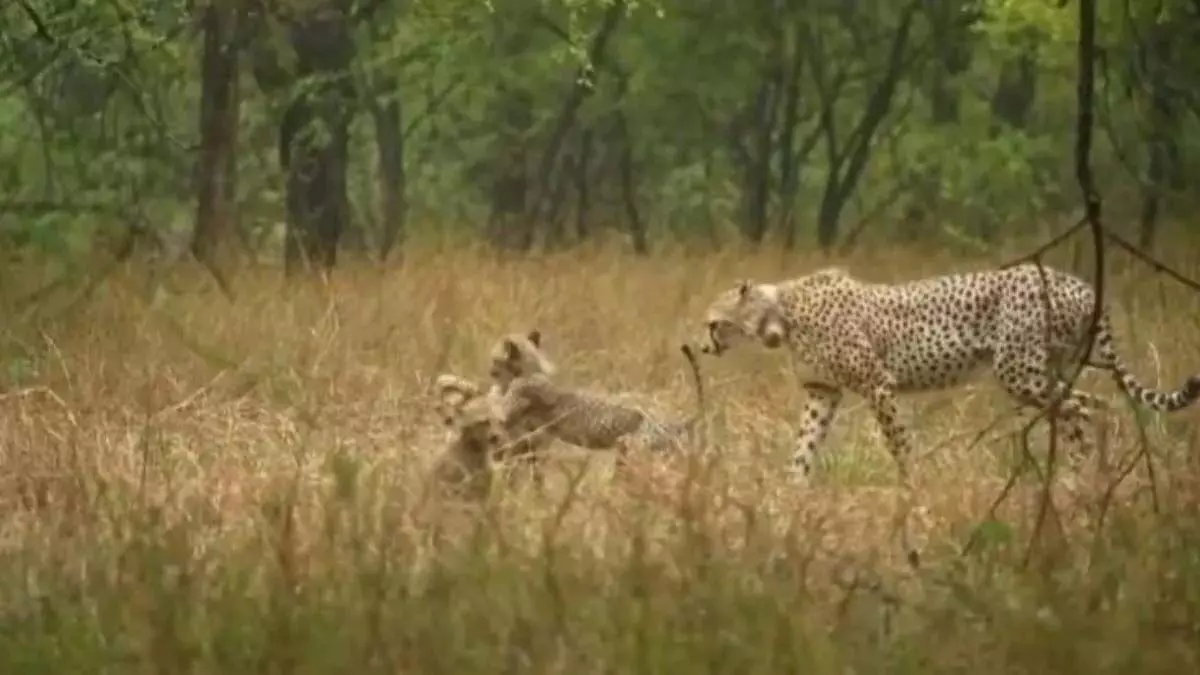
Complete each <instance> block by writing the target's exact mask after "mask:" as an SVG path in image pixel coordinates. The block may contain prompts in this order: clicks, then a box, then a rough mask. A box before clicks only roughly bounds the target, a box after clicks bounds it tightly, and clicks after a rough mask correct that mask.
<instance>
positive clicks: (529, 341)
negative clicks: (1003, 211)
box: [489, 328, 557, 389]
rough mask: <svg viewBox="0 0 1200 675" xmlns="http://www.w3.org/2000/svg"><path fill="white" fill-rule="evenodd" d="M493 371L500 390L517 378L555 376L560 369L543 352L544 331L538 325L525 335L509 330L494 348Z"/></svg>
mask: <svg viewBox="0 0 1200 675" xmlns="http://www.w3.org/2000/svg"><path fill="white" fill-rule="evenodd" d="M489 358H490V360H491V364H490V370H489V372H490V374H491V376H492V380H493V381H494V382H495V383H496V384H498V385H500V388H501V389H505V388H507V387H508V385H509V383H511V382H512V381H513V380H515V379H516V378H518V377H523V376H528V375H553V374H554V372H555V370H557V368H556V367H555V365H554V362H553V361H551V360H550V358H549V357H547V356H546V353H545V352H544V351H542V333H541V331H539V330H537V329H536V328H535V329H533V330H531V331H529V332H528V333H526V334H524V335H522V334H520V333H510V334H508V335H505V336H504V337H502V338H500V339H499V340H498V341H497V342H496V344H495V345H494V346H493V347H492V351H491V355H490V357H489Z"/></svg>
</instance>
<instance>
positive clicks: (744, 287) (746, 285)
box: [738, 279, 754, 298]
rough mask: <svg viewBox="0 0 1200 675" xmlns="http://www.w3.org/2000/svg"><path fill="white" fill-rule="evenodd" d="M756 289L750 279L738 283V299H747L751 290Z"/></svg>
mask: <svg viewBox="0 0 1200 675" xmlns="http://www.w3.org/2000/svg"><path fill="white" fill-rule="evenodd" d="M752 288H754V283H753V282H752V281H750V280H749V279H742V280H740V281H738V297H739V298H745V297H746V295H747V294H749V293H750V289H752Z"/></svg>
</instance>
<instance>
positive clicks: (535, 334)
mask: <svg viewBox="0 0 1200 675" xmlns="http://www.w3.org/2000/svg"><path fill="white" fill-rule="evenodd" d="M525 337H527V338H529V341H530V342H532V343H533V346H534V347H541V346H542V331H540V330H538V329H536V328H534V329H533V330H531V331H529V334H528V335H526V336H525Z"/></svg>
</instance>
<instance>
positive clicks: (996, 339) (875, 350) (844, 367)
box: [700, 263, 1200, 476]
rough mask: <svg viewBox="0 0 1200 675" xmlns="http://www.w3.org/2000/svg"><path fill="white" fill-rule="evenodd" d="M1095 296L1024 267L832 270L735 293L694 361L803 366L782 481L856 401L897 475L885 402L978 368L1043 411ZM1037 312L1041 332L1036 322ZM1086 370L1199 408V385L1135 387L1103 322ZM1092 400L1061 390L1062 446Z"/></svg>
mask: <svg viewBox="0 0 1200 675" xmlns="http://www.w3.org/2000/svg"><path fill="white" fill-rule="evenodd" d="M1094 298H1095V291H1094V289H1093V288H1092V286H1091V285H1090V284H1089V283H1087V282H1086V281H1084V280H1082V279H1080V278H1079V277H1076V276H1074V275H1071V274H1068V273H1066V272H1063V271H1060V270H1056V269H1052V268H1046V267H1043V266H1039V265H1036V264H1032V263H1029V264H1023V265H1018V266H1014V267H1010V268H1007V269H1002V270H989V271H979V272H970V273H964V274H953V275H945V276H936V277H929V278H925V279H920V280H916V281H909V282H905V283H899V284H882V283H870V282H866V281H861V280H859V279H856V278H854V277H852V276H850V275H849V274H847V273H846V272H845V271H844V270H840V269H838V268H832V269H826V270H820V271H818V272H816V273H814V274H811V275H808V276H805V277H800V278H796V279H792V280H788V281H783V282H779V283H757V284H756V283H751V282H750V281H742V282H739V283H738V285H737V286H736V287H735V288H732V289H729V290H727V291H725V292H723V293H721V294H720V295H719V296H718V297H717V298H716V299H715V300H714V301H713V302H712V304H711V305H710V306H709V307H708V310H707V316H706V320H705V329H706V332H705V334H704V336H703V338H702V340H701V342H702V347H701V350H700V351H701V352H702V353H705V354H710V355H713V356H719V355H721V354H723V353H725V352H726V351H728V350H729V349H731V348H733V347H735V346H736V345H737V344H738V343H741V342H758V343H761V344H762V345H765V346H766V347H768V348H778V347H779V346H781V345H783V344H784V343H787V344H788V345H789V346H790V348H791V350H792V352H793V353H794V355H795V356H796V357H797V360H798V361H800V362H803V364H804V365H805V366H807V367H808V373H807V374H806V376H805V378H804V379H805V381H804V387H805V389H806V390H807V392H808V400H807V402H806V404H805V408H804V412H803V419H802V422H801V429H800V433H799V438H798V439H797V446H796V449H795V452H794V454H793V456H792V460H791V464H790V466H789V470H790V471H792V472H795V473H797V474H800V475H802V476H807V475H808V474H809V472H810V471H811V466H812V463H813V460H814V458H815V455H816V452H817V450H818V448H819V446H820V445H821V443H822V442H823V441H824V439H825V436H826V433H827V432H828V430H829V426H830V424H831V423H832V421H833V418H834V416H835V414H836V412H837V409H838V405H839V403H840V402H841V400H842V393H843V391H850V392H852V393H855V394H857V395H859V396H862V397H864V398H865V399H866V400H867V402H868V403H869V405H870V407H871V408H872V410H873V412H874V414H875V418H876V420H877V421H878V423H879V426H880V428H881V430H882V432H883V434H884V436H885V438H886V440H887V442H888V447H889V450H890V451H891V454H892V455H893V457H895V459H896V461H897V463H898V467H899V471H900V473H901V475H902V476H906V475H907V467H906V459H907V457H908V454H909V441H908V438H907V435H908V433H907V430H906V428H905V426H904V425H903V424H902V423H901V422H900V421H899V419H898V418H897V408H896V398H895V395H896V394H897V393H903V392H914V391H928V390H935V389H945V388H949V387H952V386H955V385H957V384H960V383H961V382H962V381H964V380H965V379H967V378H968V377H969V376H971V375H972V374H974V373H975V372H976V371H978V370H980V369H981V368H983V367H986V366H989V365H990V367H991V370H992V372H993V374H994V375H995V377H996V379H997V380H998V381H999V383H1000V385H1001V386H1002V387H1003V388H1004V390H1005V391H1006V392H1008V394H1009V395H1010V396H1012V397H1013V398H1014V399H1015V400H1016V401H1018V402H1019V403H1020V404H1023V405H1025V406H1036V407H1038V408H1043V407H1045V406H1046V405H1047V404H1048V403H1049V402H1050V401H1051V400H1052V397H1058V396H1060V395H1061V394H1062V393H1063V390H1064V389H1065V387H1066V383H1065V382H1063V381H1062V379H1061V378H1059V377H1058V376H1057V375H1056V374H1055V373H1056V372H1058V371H1057V370H1056V369H1055V367H1056V366H1061V365H1065V362H1066V361H1067V360H1068V359H1070V357H1072V356H1073V355H1074V354H1075V353H1076V352H1075V350H1076V349H1079V348H1080V347H1078V345H1079V343H1080V342H1082V341H1083V340H1084V339H1086V338H1087V337H1088V336H1087V331H1088V329H1089V328H1090V327H1091V319H1092V311H1093V309H1092V304H1093V299H1094ZM1047 309H1049V310H1050V311H1049V317H1050V318H1049V321H1048V320H1047V314H1048V312H1047ZM1093 336H1094V337H1093V338H1092V339H1093V345H1094V350H1093V351H1092V353H1091V354H1090V357H1089V359H1088V362H1087V364H1086V365H1087V366H1089V367H1092V368H1097V369H1101V370H1107V371H1108V372H1109V373H1110V374H1111V375H1112V377H1113V379H1114V380H1115V381H1116V382H1117V384H1118V386H1120V388H1121V389H1122V390H1124V391H1125V392H1126V393H1127V394H1129V395H1130V396H1131V397H1132V398H1134V399H1136V400H1138V401H1140V402H1141V403H1142V404H1143V405H1146V406H1148V407H1150V408H1152V409H1155V410H1159V411H1175V410H1179V409H1181V408H1184V407H1186V406H1188V405H1191V404H1192V403H1193V402H1195V400H1196V399H1197V397H1200V376H1196V375H1193V376H1192V377H1190V378H1189V379H1188V380H1187V382H1186V383H1184V385H1183V386H1182V387H1180V388H1179V389H1178V390H1175V391H1171V392H1160V391H1155V390H1153V389H1150V388H1148V387H1146V386H1144V385H1142V384H1140V383H1139V382H1138V381H1137V379H1136V378H1135V377H1134V376H1133V375H1132V374H1131V373H1130V372H1129V371H1128V369H1127V368H1126V367H1125V365H1124V364H1123V363H1122V361H1121V360H1120V358H1119V357H1118V356H1117V353H1116V351H1115V349H1114V346H1113V336H1112V329H1111V325H1110V320H1109V318H1108V314H1107V312H1103V313H1102V314H1101V316H1100V319H1099V322H1098V324H1096V326H1095V331H1094V333H1093ZM1095 404H1096V399H1095V398H1094V397H1092V396H1090V395H1088V394H1085V393H1082V392H1079V391H1076V390H1071V391H1069V392H1066V396H1064V397H1063V398H1062V402H1061V404H1060V407H1059V416H1060V419H1062V420H1063V421H1064V423H1065V429H1066V433H1067V435H1068V438H1069V439H1070V440H1072V441H1075V442H1076V443H1081V442H1082V437H1083V423H1084V422H1086V421H1087V420H1088V418H1089V413H1090V408H1091V407H1093V406H1094V405H1095Z"/></svg>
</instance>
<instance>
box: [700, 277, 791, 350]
mask: <svg viewBox="0 0 1200 675" xmlns="http://www.w3.org/2000/svg"><path fill="white" fill-rule="evenodd" d="M780 293H781V291H780V288H779V286H778V285H776V284H756V283H753V282H751V281H749V280H744V281H740V282H738V284H737V286H736V287H734V288H731V289H729V290H727V291H724V292H723V293H721V294H720V295H718V296H717V298H716V300H714V301H713V302H712V304H711V305H709V306H708V309H707V310H706V311H705V318H704V326H705V333H704V335H703V336H702V337H701V339H700V341H699V342H700V351H701V353H704V354H712V355H713V356H720V355H721V354H723V353H725V352H726V351H728V350H730V349H733V348H734V347H736V346H738V345H739V344H741V343H743V342H747V341H757V342H761V343H762V344H764V345H766V346H767V347H770V348H775V347H779V346H780V345H782V344H783V343H784V340H785V339H786V338H787V334H788V328H787V322H786V321H784V318H783V317H784V314H783V311H782V307H781V304H780Z"/></svg>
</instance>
